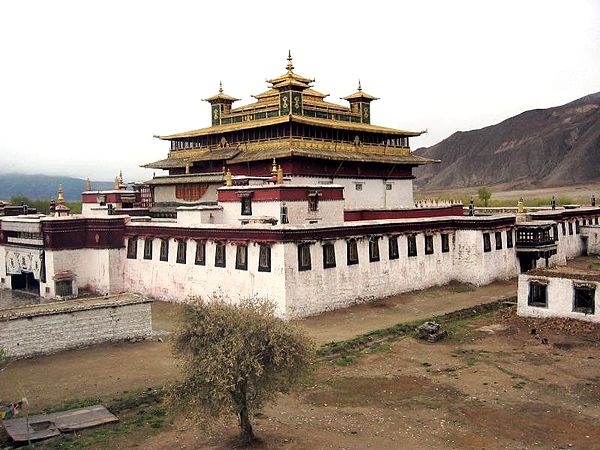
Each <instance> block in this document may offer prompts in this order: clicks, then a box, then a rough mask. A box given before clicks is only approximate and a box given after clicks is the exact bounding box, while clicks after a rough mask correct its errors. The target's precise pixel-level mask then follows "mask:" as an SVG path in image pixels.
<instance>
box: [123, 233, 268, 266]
mask: <svg viewBox="0 0 600 450" xmlns="http://www.w3.org/2000/svg"><path fill="white" fill-rule="evenodd" d="M195 242H196V252H195V254H194V264H195V265H197V266H205V265H206V243H205V242H204V241H195ZM225 245H226V244H224V243H220V242H215V261H214V265H215V267H227V251H226V247H225ZM153 251H154V239H144V254H143V258H144V259H152V254H153ZM187 253H188V241H187V240H183V239H182V240H178V241H177V254H176V257H175V262H176V263H177V264H187ZM137 254H138V238H137V237H130V238H129V239H128V240H127V258H129V259H137ZM158 259H159V260H160V261H169V240H168V239H160V248H159V257H158ZM235 268H236V269H239V270H248V246H247V245H236V253H235ZM258 271H259V272H270V271H271V247H270V246H268V245H260V247H259V253H258Z"/></svg>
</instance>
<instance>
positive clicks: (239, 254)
mask: <svg viewBox="0 0 600 450" xmlns="http://www.w3.org/2000/svg"><path fill="white" fill-rule="evenodd" d="M235 268H236V269H239V270H248V246H247V245H238V246H237V248H236V252H235Z"/></svg>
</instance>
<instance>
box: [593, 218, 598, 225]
mask: <svg viewBox="0 0 600 450" xmlns="http://www.w3.org/2000/svg"><path fill="white" fill-rule="evenodd" d="M594 223H595V224H596V225H598V218H597V217H596V218H595V219H594Z"/></svg>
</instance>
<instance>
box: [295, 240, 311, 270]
mask: <svg viewBox="0 0 600 450" xmlns="http://www.w3.org/2000/svg"><path fill="white" fill-rule="evenodd" d="M311 269H312V256H311V254H310V244H298V271H300V272H304V271H306V270H311Z"/></svg>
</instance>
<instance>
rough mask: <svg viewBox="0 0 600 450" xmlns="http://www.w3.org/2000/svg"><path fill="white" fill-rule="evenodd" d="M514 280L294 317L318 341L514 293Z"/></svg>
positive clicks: (460, 286)
mask: <svg viewBox="0 0 600 450" xmlns="http://www.w3.org/2000/svg"><path fill="white" fill-rule="evenodd" d="M516 283H517V282H516V279H512V280H506V281H497V282H494V283H491V284H489V285H487V286H481V287H475V286H472V285H465V284H449V285H446V286H440V287H434V288H430V289H426V290H423V291H416V292H408V293H405V294H400V295H395V296H392V297H388V298H386V299H382V300H378V301H375V302H373V303H367V304H364V305H357V306H354V307H352V308H347V309H342V310H337V311H331V312H327V313H324V314H320V315H318V316H315V317H309V318H306V319H301V320H296V321H294V323H296V324H298V325H299V326H300V327H302V328H303V329H304V330H306V332H307V334H308V335H309V336H311V337H312V338H313V339H314V340H315V341H316V342H317V343H318V344H324V343H327V342H331V341H342V340H346V339H350V338H352V337H354V336H357V335H359V334H364V333H367V332H369V331H373V330H377V329H379V328H385V327H389V326H391V325H394V324H397V323H402V322H412V321H414V320H420V319H427V318H428V317H432V316H434V315H442V314H446V313H449V312H452V311H456V310H459V309H463V308H467V307H469V306H475V305H480V304H482V303H491V302H494V301H496V300H498V299H501V298H508V297H511V296H514V295H516V294H517V286H516Z"/></svg>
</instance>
